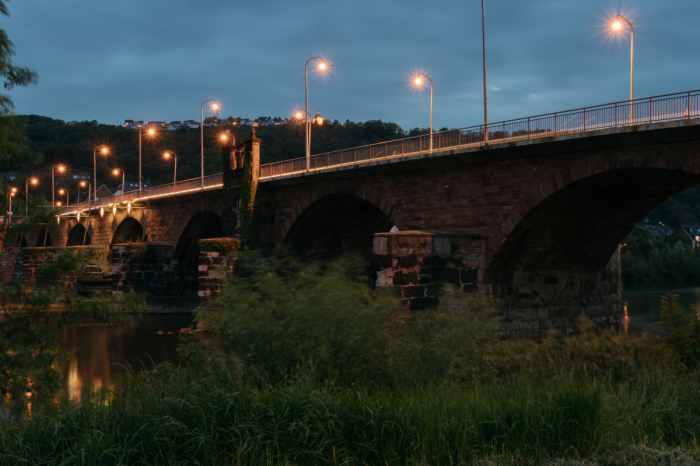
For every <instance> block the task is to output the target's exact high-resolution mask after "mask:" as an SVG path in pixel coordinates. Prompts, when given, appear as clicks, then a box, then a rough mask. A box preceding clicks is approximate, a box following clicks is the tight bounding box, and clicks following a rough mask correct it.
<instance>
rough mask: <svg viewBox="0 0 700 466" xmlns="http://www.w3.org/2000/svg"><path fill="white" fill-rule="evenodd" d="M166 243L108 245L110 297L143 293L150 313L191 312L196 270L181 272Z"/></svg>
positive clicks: (195, 288) (194, 292) (119, 298)
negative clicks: (110, 260)
mask: <svg viewBox="0 0 700 466" xmlns="http://www.w3.org/2000/svg"><path fill="white" fill-rule="evenodd" d="M172 257H173V247H172V245H171V244H169V243H161V242H150V243H133V244H116V245H114V246H112V269H113V274H112V295H113V299H114V300H115V301H117V302H119V301H121V297H122V294H123V293H124V292H127V291H134V292H136V293H147V296H146V304H147V305H148V309H149V311H150V312H154V313H155V312H162V313H168V312H191V311H192V310H194V308H195V307H196V306H197V271H196V269H195V270H183V269H181V267H180V265H179V263H178V261H177V260H175V259H173V258H172Z"/></svg>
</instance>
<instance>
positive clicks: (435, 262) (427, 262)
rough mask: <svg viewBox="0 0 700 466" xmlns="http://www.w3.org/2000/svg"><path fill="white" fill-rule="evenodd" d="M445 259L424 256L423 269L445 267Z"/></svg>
mask: <svg viewBox="0 0 700 466" xmlns="http://www.w3.org/2000/svg"><path fill="white" fill-rule="evenodd" d="M446 265H447V259H445V258H444V257H438V256H426V257H425V258H424V259H423V267H445V266H446Z"/></svg>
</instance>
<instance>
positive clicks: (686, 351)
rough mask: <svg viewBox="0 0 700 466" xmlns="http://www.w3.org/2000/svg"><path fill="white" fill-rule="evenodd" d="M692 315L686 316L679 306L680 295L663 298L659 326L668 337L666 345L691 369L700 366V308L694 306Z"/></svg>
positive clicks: (669, 294) (669, 295)
mask: <svg viewBox="0 0 700 466" xmlns="http://www.w3.org/2000/svg"><path fill="white" fill-rule="evenodd" d="M693 310H694V311H695V312H693V313H692V314H689V315H688V314H684V313H683V312H682V311H681V306H680V304H678V295H677V294H673V293H667V294H666V295H665V296H661V321H659V322H657V325H658V326H659V327H661V328H662V329H663V330H665V331H666V332H667V333H668V335H666V336H665V337H664V339H663V341H664V345H665V346H666V348H668V349H669V350H670V351H671V352H673V353H674V354H675V355H676V356H678V357H679V358H680V360H681V362H682V363H683V364H684V365H685V366H686V367H687V368H689V369H691V370H696V369H697V368H698V365H699V364H700V307H698V306H694V307H693Z"/></svg>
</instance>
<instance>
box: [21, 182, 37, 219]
mask: <svg viewBox="0 0 700 466" xmlns="http://www.w3.org/2000/svg"><path fill="white" fill-rule="evenodd" d="M30 182H31V183H32V184H33V185H36V184H37V183H38V182H39V180H37V179H36V178H29V179H28V180H27V182H26V183H25V184H24V191H25V193H26V199H25V201H24V217H25V218H26V217H29V183H30Z"/></svg>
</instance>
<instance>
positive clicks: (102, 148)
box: [88, 146, 109, 201]
mask: <svg viewBox="0 0 700 466" xmlns="http://www.w3.org/2000/svg"><path fill="white" fill-rule="evenodd" d="M97 149H100V152H102V154H104V155H107V153H108V152H109V148H108V147H107V146H98V147H95V150H94V151H92V162H93V167H94V169H95V174H94V177H93V178H92V181H93V182H94V183H95V200H97ZM89 200H90V197H89V196H88V201H89Z"/></svg>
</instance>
